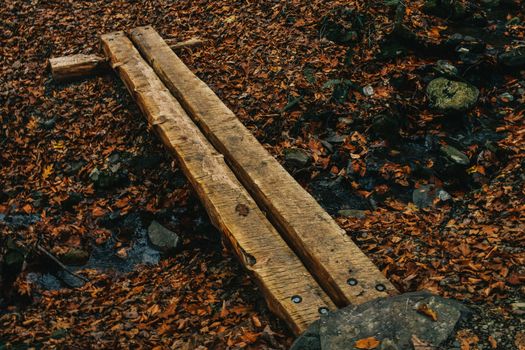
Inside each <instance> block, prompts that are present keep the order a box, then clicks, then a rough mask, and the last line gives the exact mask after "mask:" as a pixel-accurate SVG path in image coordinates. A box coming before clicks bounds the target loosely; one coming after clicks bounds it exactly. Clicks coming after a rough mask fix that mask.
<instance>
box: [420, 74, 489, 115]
mask: <svg viewBox="0 0 525 350" xmlns="http://www.w3.org/2000/svg"><path fill="white" fill-rule="evenodd" d="M427 95H428V98H429V100H430V106H431V107H433V108H435V109H437V110H439V111H443V112H461V111H466V110H469V109H470V108H472V107H474V105H475V104H476V102H477V101H478V97H479V90H478V88H477V87H475V86H473V85H471V84H468V83H463V82H459V81H453V80H449V79H446V78H437V79H434V80H432V81H431V82H430V83H429V84H428V86H427Z"/></svg>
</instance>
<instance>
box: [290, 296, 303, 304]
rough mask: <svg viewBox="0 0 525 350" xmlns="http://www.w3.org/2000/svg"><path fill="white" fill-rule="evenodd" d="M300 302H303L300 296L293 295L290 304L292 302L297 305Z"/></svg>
mask: <svg viewBox="0 0 525 350" xmlns="http://www.w3.org/2000/svg"><path fill="white" fill-rule="evenodd" d="M301 301H303V298H301V296H300V295H294V296H293V297H292V302H293V303H294V304H299V303H300V302H301Z"/></svg>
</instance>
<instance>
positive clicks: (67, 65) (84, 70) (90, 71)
mask: <svg viewBox="0 0 525 350" xmlns="http://www.w3.org/2000/svg"><path fill="white" fill-rule="evenodd" d="M49 66H50V68H51V76H52V77H53V79H54V80H56V81H67V80H73V79H76V78H81V77H85V76H89V75H94V74H97V73H100V72H103V71H104V70H107V69H108V68H109V67H108V66H107V64H106V59H105V58H104V57H100V56H97V55H83V54H79V55H72V56H63V57H57V58H51V59H50V60H49Z"/></svg>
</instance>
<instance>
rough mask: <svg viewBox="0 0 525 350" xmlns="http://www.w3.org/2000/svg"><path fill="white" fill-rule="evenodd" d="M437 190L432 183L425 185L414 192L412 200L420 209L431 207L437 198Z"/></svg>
mask: <svg viewBox="0 0 525 350" xmlns="http://www.w3.org/2000/svg"><path fill="white" fill-rule="evenodd" d="M435 194H436V192H435V190H434V187H433V186H431V185H423V186H421V187H419V188H416V189H414V192H412V202H414V204H415V205H416V207H418V208H420V209H424V208H428V207H431V206H432V204H433V203H434V198H436V195H435Z"/></svg>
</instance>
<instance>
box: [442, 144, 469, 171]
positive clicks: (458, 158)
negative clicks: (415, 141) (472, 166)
mask: <svg viewBox="0 0 525 350" xmlns="http://www.w3.org/2000/svg"><path fill="white" fill-rule="evenodd" d="M441 152H442V153H443V154H444V155H445V157H447V158H448V159H449V160H451V161H452V162H454V163H456V164H459V165H465V166H466V165H469V163H470V159H469V158H468V157H467V155H466V154H465V153H463V152H461V151H460V150H458V149H457V148H455V147H452V146H449V145H444V146H441Z"/></svg>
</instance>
